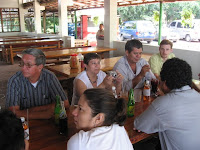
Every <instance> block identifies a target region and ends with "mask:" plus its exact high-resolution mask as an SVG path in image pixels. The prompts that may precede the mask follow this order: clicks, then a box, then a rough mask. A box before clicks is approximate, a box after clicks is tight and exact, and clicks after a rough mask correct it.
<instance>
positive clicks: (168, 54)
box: [149, 40, 175, 79]
mask: <svg viewBox="0 0 200 150" xmlns="http://www.w3.org/2000/svg"><path fill="white" fill-rule="evenodd" d="M172 46H173V43H172V42H170V41H169V40H162V41H161V43H160V47H159V53H157V54H154V55H153V56H151V58H150V59H149V64H150V66H151V70H152V72H153V73H154V75H155V76H156V78H158V79H159V76H160V71H161V68H162V65H163V63H164V62H165V61H166V60H167V59H171V58H174V57H175V55H174V54H173V53H172V52H173V49H172Z"/></svg>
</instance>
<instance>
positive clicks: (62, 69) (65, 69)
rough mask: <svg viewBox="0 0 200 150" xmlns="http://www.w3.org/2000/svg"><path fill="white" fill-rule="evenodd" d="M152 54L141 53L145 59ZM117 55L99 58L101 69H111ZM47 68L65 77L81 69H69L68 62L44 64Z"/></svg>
mask: <svg viewBox="0 0 200 150" xmlns="http://www.w3.org/2000/svg"><path fill="white" fill-rule="evenodd" d="M151 55H152V54H145V53H144V54H142V58H144V59H145V60H147V61H148V60H149V58H150V57H151ZM121 57H122V56H119V57H111V58H105V59H102V60H101V70H102V71H104V72H105V71H110V70H112V69H113V67H114V65H115V63H116V62H117V61H118V60H119V59H120V58H121ZM46 68H47V69H49V70H51V71H52V72H54V73H55V74H57V75H61V76H64V77H67V78H72V77H76V76H77V75H78V74H79V73H80V72H81V71H82V70H81V68H80V65H79V68H78V69H71V68H70V65H69V64H63V65H54V66H46Z"/></svg>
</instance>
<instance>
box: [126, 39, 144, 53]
mask: <svg viewBox="0 0 200 150" xmlns="http://www.w3.org/2000/svg"><path fill="white" fill-rule="evenodd" d="M133 48H138V49H139V48H142V50H143V46H142V43H141V42H140V41H139V40H135V39H134V40H129V41H127V42H126V45H125V51H128V52H129V53H131V52H132V51H133Z"/></svg>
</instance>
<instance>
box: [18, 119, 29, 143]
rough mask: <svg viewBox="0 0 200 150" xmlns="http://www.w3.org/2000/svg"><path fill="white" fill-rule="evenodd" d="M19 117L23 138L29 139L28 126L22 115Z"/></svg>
mask: <svg viewBox="0 0 200 150" xmlns="http://www.w3.org/2000/svg"><path fill="white" fill-rule="evenodd" d="M20 119H21V122H22V126H23V128H24V138H25V139H26V140H29V128H28V124H27V122H26V121H25V118H24V117H20Z"/></svg>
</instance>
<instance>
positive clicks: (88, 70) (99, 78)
mask: <svg viewBox="0 0 200 150" xmlns="http://www.w3.org/2000/svg"><path fill="white" fill-rule="evenodd" d="M100 61H101V60H100V56H99V55H98V54H96V53H88V54H86V55H85V56H84V65H85V70H84V71H82V72H81V73H80V74H78V75H77V77H76V78H75V80H74V89H73V97H72V103H71V105H72V106H73V105H77V104H78V100H79V98H80V96H81V95H82V94H83V92H84V91H85V90H86V89H89V88H97V87H98V88H106V89H108V90H112V86H113V85H114V86H115V87H116V92H117V94H119V93H120V91H121V87H122V81H123V76H122V75H121V74H120V73H119V72H117V76H116V77H112V76H109V75H106V73H105V72H103V71H101V70H100V67H101V65H100Z"/></svg>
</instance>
